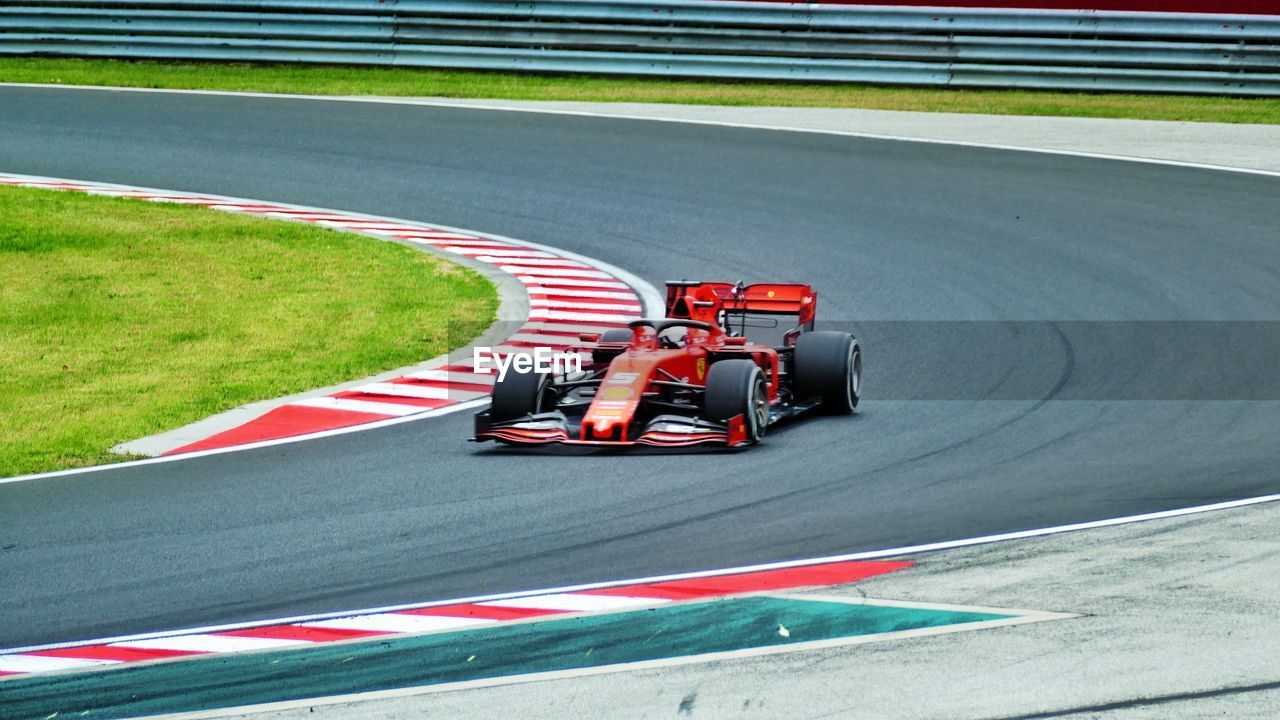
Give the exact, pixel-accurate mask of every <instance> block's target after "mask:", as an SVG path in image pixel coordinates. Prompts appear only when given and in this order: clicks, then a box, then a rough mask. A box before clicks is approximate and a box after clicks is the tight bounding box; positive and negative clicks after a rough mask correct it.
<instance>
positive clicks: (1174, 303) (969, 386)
mask: <svg viewBox="0 0 1280 720" xmlns="http://www.w3.org/2000/svg"><path fill="white" fill-rule="evenodd" d="M0 170H4V171H9V172H18V173H30V174H38V175H50V176H58V177H68V178H80V179H87V180H98V181H106V182H118V183H130V184H136V185H143V186H151V187H160V188H168V189H177V190H189V191H200V192H210V193H221V194H228V195H235V196H240V197H247V198H258V199H265V200H275V201H285V202H293V203H302V204H308V205H315V206H321V207H332V208H341V209H346V210H355V211H361V212H367V213H374V214H379V215H388V216H393V217H401V218H408V219H413V220H422V221H428V222H437V223H444V224H449V225H454V226H459V227H465V228H473V229H476V230H480V231H486V232H492V233H499V234H504V235H510V236H513V237H517V238H521V239H526V240H531V241H535V242H541V243H547V244H551V245H555V246H558V247H561V248H565V249H568V250H572V251H576V252H580V253H584V254H588V255H591V256H593V257H596V258H599V259H601V260H604V261H607V262H610V263H613V264H616V265H618V266H620V267H623V268H625V269H627V270H630V271H632V272H634V273H636V274H637V275H640V276H641V277H644V278H646V279H647V280H649V281H651V282H653V283H654V284H655V285H660V284H661V281H662V280H664V279H667V278H679V277H687V278H696V279H707V280H721V279H724V280H736V279H743V280H747V281H758V280H801V281H808V282H811V283H812V284H814V285H815V286H816V287H817V288H818V291H819V295H820V299H819V319H820V322H821V321H822V320H823V319H826V320H828V321H831V322H832V323H836V324H839V323H846V322H854V323H855V325H854V327H857V324H856V323H857V322H859V321H861V322H868V323H869V322H870V321H905V320H929V321H973V320H984V321H1001V322H998V323H985V324H973V323H969V324H965V323H947V324H945V325H939V327H944V328H961V330H958V331H957V333H958V335H957V338H956V341H955V342H950V341H946V342H929V341H921V342H918V343H913V342H906V343H903V342H896V343H895V341H894V337H895V332H896V331H895V328H896V327H898V326H897V325H896V324H894V323H876V324H874V327H876V328H877V332H880V333H881V336H880V337H878V338H877V337H874V336H873V337H867V338H866V339H865V345H866V347H865V355H866V368H867V376H866V396H865V398H866V402H865V403H864V405H863V407H862V412H861V413H860V414H858V415H856V416H854V417H851V418H814V419H809V420H805V421H803V422H799V423H794V424H792V425H791V426H788V427H785V428H782V429H779V430H777V431H776V432H773V433H771V434H770V436H769V437H768V438H767V439H766V442H765V443H764V444H763V445H762V446H760V447H757V448H753V449H751V450H749V451H746V452H732V453H724V452H721V453H712V454H692V455H691V454H675V455H663V454H654V453H647V454H628V455H618V454H604V455H586V456H572V457H565V456H558V455H554V454H550V455H548V454H517V453H510V452H496V451H493V450H486V449H484V448H483V447H479V446H476V445H472V444H469V443H467V442H465V439H466V437H467V436H468V434H469V430H470V422H471V421H470V415H469V413H460V414H455V415H451V416H448V417H445V418H439V419H433V420H427V421H423V422H418V423H407V424H403V425H398V426H394V427H389V428H385V429H380V430H374V431H369V432H362V433H355V434H350V435H344V436H338V437H332V438H328V439H323V440H318V441H314V442H306V443H298V444H292V445H284V446H279V447H272V448H266V449H261V450H251V451H246V452H239V453H231V454H226V455H219V456H212V457H206V458H200V459H194V460H190V461H183V462H175V463H167V464H160V465H153V466H144V467H135V468H124V469H119V470H108V471H103V472H98V473H93V474H88V475H81V476H69V477H62V478H54V479H45V480H39V481H33V482H20V483H12V484H7V485H0V545H3V546H5V547H6V548H9V549H5V550H3V551H0V586H3V587H4V588H5V592H3V593H2V594H0V617H3V618H4V622H3V623H2V624H0V647H14V646H20V645H27V644H36V643H49V642H57V641H70V640H80V639H86V638H91V637H101V636H106V635H119V634H125V633H133V632H144V631H152V630H160V629H168V628H179V627H190V626H198V625H209V624H215V623H222V622H233V621H246V620H253V619H260V618H273V617H282V616H291V615H299V614H304V613H314V612H328V611H336V610H343V609H353V608H362V607H371V606H378V605H386V604H393V603H406V602H416V601H426V600H433V599H445V598H451V597H461V596H468V595H476V594H483V593H493V592H503V591H517V590H525V589H534V588H543V587H550V586H558V585H565V584H570V583H577V582H590V581H603V580H612V579H622V578H630V577H638V576H645V575H652V574H659V573H669V572H680V571H691V570H701V569H708V568H718V567H728V566H735V565H744V564H750V563H758V562H767V561H774V560H786V559H795V558H805V557H813V556H822V555H829V554H835V553H845V552H853V551H858V550H870V549H878V548H885V547H896V546H902V545H907V544H913V543H922V542H930V541H938V540H946V539H953V538H962V537H972V536H977V535H985V534H990V533H996V532H1003V531H1012V530H1020V529H1027V528H1034V527H1042V526H1048V525H1057V524H1062V523H1069V522H1077V521H1084V520H1091V519H1099V518H1106V517H1113V516H1119V515H1126V514H1132V513H1139V512H1147V511H1154V510H1163V509H1170V508H1177V507H1183V506H1188V505H1195V504H1202V503H1206V502H1213V501H1218V500H1226V499H1234V498H1241V497H1248V496H1252V495H1258V494H1264V493H1273V492H1280V470H1278V469H1277V468H1278V467H1280V466H1278V465H1277V462H1276V460H1277V445H1276V438H1277V437H1280V405H1277V403H1274V402H1256V401H1254V400H1255V399H1258V398H1259V397H1261V396H1259V395H1257V393H1258V392H1259V390H1258V385H1257V384H1256V383H1255V382H1253V381H1252V380H1251V375H1250V373H1249V372H1245V373H1239V372H1235V373H1233V372H1230V370H1231V369H1232V368H1233V367H1234V368H1236V369H1238V368H1240V367H1243V368H1245V369H1246V370H1251V369H1252V370H1257V369H1258V367H1259V366H1258V364H1257V363H1258V358H1248V357H1242V358H1241V359H1240V361H1239V363H1235V362H1232V359H1233V357H1234V356H1233V355H1225V356H1218V357H1216V358H1215V359H1213V360H1212V362H1204V361H1201V360H1198V361H1196V362H1194V363H1188V364H1187V365H1186V366H1185V367H1184V366H1182V365H1180V364H1179V363H1178V362H1172V363H1167V365H1166V366H1162V367H1163V368H1164V369H1163V370H1162V372H1167V375H1166V374H1161V375H1159V376H1158V377H1152V376H1151V375H1150V374H1145V375H1144V376H1143V377H1142V378H1140V379H1135V378H1133V377H1129V378H1125V377H1119V378H1116V377H1114V376H1112V377H1107V375H1108V374H1107V373H1096V372H1095V373H1094V376H1093V377H1092V379H1084V380H1082V379H1081V376H1080V375H1078V374H1077V371H1078V370H1079V372H1082V373H1083V372H1084V370H1083V369H1081V368H1083V366H1084V365H1085V364H1087V363H1084V362H1083V361H1082V358H1085V359H1087V358H1088V357H1092V356H1093V355H1094V354H1101V355H1109V356H1113V357H1120V358H1128V357H1131V356H1133V355H1135V352H1134V348H1133V342H1132V337H1130V335H1129V334H1128V333H1129V331H1128V330H1126V328H1130V327H1139V326H1138V325H1134V324H1132V323H1118V324H1109V325H1105V326H1099V327H1108V328H1114V329H1117V330H1116V331H1114V332H1101V333H1094V334H1093V335H1092V336H1091V338H1092V342H1088V343H1081V342H1079V341H1073V339H1072V337H1071V336H1070V333H1060V332H1058V331H1056V330H1053V328H1056V327H1057V326H1056V325H1052V324H1047V323H1031V324H1030V325H1027V324H1019V323H1011V322H1008V321H1082V320H1105V321H1135V320H1141V321H1220V320H1251V321H1269V320H1280V311H1278V309H1277V298H1278V297H1280V243H1278V242H1276V240H1277V230H1276V228H1278V227H1280V178H1274V177H1265V176H1251V175H1243V174H1233V173H1226V172H1215V171H1207V170H1196V169H1186V168H1177V167H1167V166H1157V165H1146V164H1137V163H1127V162H1119V161H1110V160H1096V159H1086V158H1075V157H1065V156H1057V155H1045V154H1036V153H1022V152H1011V151H997V150H987V149H980V148H964V147H950V146H941V145H929V144H918V143H907V142H893V141H880V140H864V139H857V138H849V137H837V136H829V135H816V134H794V133H785V132H771V131H763V130H745V129H734V128H721V127H707V126H694V125H681V124H673V123H655V122H645V121H626V120H614V119H596V118H586V117H566V116H554V115H540V114H529V113H514V112H491V111H478V110H461V109H444V108H429V107H409V106H390V105H387V106H379V105H369V104H355V103H337V102H332V103H330V102H313V101H305V100H281V99H261V98H235V97H210V96H199V95H165V94H136V93H119V92H105V91H102V92H99V91H72V90H52V89H20V88H3V89H0ZM339 291H340V288H335V292H339ZM1024 326H1029V327H1033V328H1049V329H1050V331H1052V332H1054V333H1057V335H1056V337H1057V340H1056V341H1055V343H1054V344H1051V345H1050V346H1047V348H1048V349H1043V348H1042V349H1039V350H1036V351H1035V352H1029V353H1028V352H1022V353H1018V352H1012V353H1005V352H1003V351H1002V350H1001V347H1002V346H1000V347H996V348H995V349H994V350H993V349H992V347H988V346H983V345H981V344H979V345H975V344H973V343H970V342H966V341H964V339H963V336H964V335H965V333H966V332H967V331H966V330H963V328H969V327H982V328H987V329H990V328H993V327H994V328H997V329H998V328H1002V327H1005V328H1011V330H1009V333H1010V337H1013V336H1020V333H1019V331H1018V328H1021V327H1024ZM904 327H915V328H919V327H927V326H920V325H916V324H908V325H906V326H904ZM1088 327H1093V325H1089V326H1088ZM1141 327H1145V328H1151V327H1156V328H1159V327H1163V326H1162V325H1160V324H1155V325H1151V324H1143V325H1141ZM1168 327H1170V328H1174V330H1171V331H1170V332H1173V333H1175V334H1177V333H1179V332H1183V331H1184V330H1185V329H1186V328H1189V327H1195V325H1185V324H1179V325H1172V324H1171V325H1168ZM1247 327H1252V328H1253V330H1251V331H1250V332H1261V333H1264V334H1265V332H1266V331H1265V328H1266V327H1269V325H1258V326H1247ZM1178 328H1181V329H1180V330H1179V329H1178ZM1259 328H1262V329H1261V330H1260V329H1259ZM984 332H987V331H986V330H984ZM1082 332H1085V333H1086V334H1088V332H1090V331H1088V330H1083V331H1082ZM910 334H911V333H910V332H905V335H910ZM1029 334H1032V335H1034V334H1035V333H1034V332H1032V333H1029ZM1272 334H1273V335H1274V333H1272ZM944 335H945V333H944ZM897 336H898V337H902V336H904V333H899V334H898V335H897ZM1099 338H1101V339H1099ZM1009 342H1010V343H1011V345H1010V346H1009V347H1010V348H1014V349H1015V350H1016V347H1015V346H1018V343H1020V342H1021V340H1019V339H1018V338H1017V337H1013V339H1011V340H1009ZM1242 345H1243V346H1245V348H1246V350H1245V352H1244V355H1245V356H1247V355H1248V352H1247V347H1249V346H1250V345H1251V343H1249V342H1244V343H1242ZM1006 349H1007V348H1006ZM1210 349H1212V348H1210ZM1188 352H1190V350H1188ZM1137 354H1139V355H1145V353H1137ZM1274 357H1275V356H1274V355H1272V356H1271V358H1272V359H1274ZM1214 363H1220V364H1219V365H1215V364H1214ZM1215 367H1216V368H1217V369H1218V370H1221V371H1222V373H1221V374H1219V373H1216V372H1214V369H1215ZM1261 367H1262V370H1265V368H1266V365H1265V363H1264V364H1263V365H1262V366H1261ZM949 369H956V370H957V372H959V373H960V375H958V376H957V377H963V378H964V379H963V380H960V381H953V380H951V379H948V377H949V376H948V374H947V373H948V372H949ZM1270 373H1271V375H1275V374H1276V373H1274V365H1272V366H1271V370H1270ZM1012 375H1017V376H1019V377H1020V378H1022V379H1021V380H1019V381H1018V388H1019V389H1018V390H1017V392H1008V389H1007V386H1006V385H1004V384H1002V382H1001V381H1000V378H1006V377H1010V376H1012ZM1206 377H1207V378H1208V379H1209V381H1210V382H1211V386H1210V387H1207V388H1203V394H1202V395H1198V394H1197V393H1199V392H1201V390H1197V391H1196V392H1195V393H1190V394H1187V393H1182V392H1180V390H1179V389H1180V388H1185V387H1187V386H1188V385H1187V383H1197V382H1201V383H1203V382H1205V378H1206ZM1252 377H1253V378H1254V379H1258V378H1259V377H1260V376H1259V375H1257V374H1256V373H1255V374H1254V375H1252ZM904 378H906V380H904ZM990 378H996V381H995V382H988V380H989V379H990ZM956 382H961V383H964V384H965V386H963V387H953V388H952V389H954V390H955V392H954V393H951V394H950V395H948V393H947V392H945V390H946V388H945V387H942V386H943V385H947V384H951V385H954V384H955V383H956ZM1131 382H1140V383H1145V384H1146V386H1147V388H1148V390H1147V391H1146V392H1145V394H1141V396H1140V397H1138V398H1137V399H1133V398H1132V397H1131V396H1129V395H1126V393H1125V388H1126V387H1130V383H1131ZM1270 382H1273V383H1274V382H1275V380H1274V378H1271V380H1270ZM931 383H932V384H933V386H932V388H930V384H931ZM1096 383H1102V385H1096ZM1108 383H1111V384H1108ZM922 386H923V387H925V390H924V391H921V390H920V388H921V387H922ZM1197 387H1198V386H1197ZM1162 388H1168V391H1169V395H1168V396H1167V397H1168V398H1173V399H1162V398H1161V395H1160V391H1161V389H1162ZM913 393H915V394H913ZM1265 394H1266V397H1268V398H1274V397H1280V394H1277V393H1276V392H1275V390H1274V385H1273V386H1271V389H1269V390H1266V393H1265ZM947 397H949V398H950V399H937V398H947ZM9 546H12V547H11V548H10V547H9Z"/></svg>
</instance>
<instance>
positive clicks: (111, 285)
mask: <svg viewBox="0 0 1280 720" xmlns="http://www.w3.org/2000/svg"><path fill="white" fill-rule="evenodd" d="M0 267H3V268H4V276H5V277H4V282H3V283H0V423H3V426H4V431H3V433H0V476H6V475H15V474H23V473H29V472H40V471H46V470H54V469H61V468H69V467H79V466H84V465H90V464H97V463H102V462H110V461H113V460H118V459H120V456H118V455H113V454H111V453H109V452H108V450H109V449H110V448H111V447H112V446H114V445H116V444H117V443H120V442H123V441H127V440H133V439H136V438H140V437H144V436H146V435H150V434H153V433H156V432H160V431H164V430H168V429H172V428H175V427H179V426H181V425H184V424H186V423H189V422H193V421H195V420H199V419H201V418H204V417H207V416H209V415H211V414H213V413H217V412H220V411H223V410H227V409H230V408H233V407H236V406H239V405H243V404H244V403H247V402H251V401H254V400H263V399H268V398H274V397H279V396H282V395H287V394H290V393H295V392H300V391H303V390H309V389H313V388H317V387H323V386H325V385H331V384H334V383H337V382H342V381H347V380H354V379H358V378H361V377H365V376H368V375H370V374H374V373H377V372H380V371H385V370H390V369H394V368H396V367H401V366H404V365H407V364H412V363H414V362H419V361H422V360H425V359H428V358H430V357H433V356H435V355H438V354H440V353H441V352H443V351H445V350H447V349H449V339H450V336H452V337H454V338H456V337H457V335H458V328H459V327H460V325H459V323H461V324H462V325H461V326H462V327H466V328H467V329H468V330H471V331H473V332H474V333H475V334H478V333H479V332H481V331H483V329H484V328H485V327H487V326H488V325H489V324H490V323H491V322H492V320H493V318H494V316H495V312H496V307H497V298H496V293H495V291H494V288H493V286H492V285H491V284H490V283H489V281H488V280H486V279H484V278H483V277H481V276H480V275H478V274H476V273H474V272H472V271H470V270H467V269H465V268H462V267H460V266H457V265H454V264H451V263H449V262H446V261H444V260H441V259H439V258H436V257H434V256H431V255H428V254H427V253H424V252H421V251H419V250H415V249H413V248H409V247H405V246H403V245H398V244H395V243H390V242H380V241H377V240H374V239H371V238H367V237H362V236H358V235H354V234H351V233H343V232H338V231H335V230H327V229H324V228H318V227H313V226H308V225H303V224H300V223H293V222H286V221H281V220H266V219H260V218H253V217H246V216H239V215H231V214H228V213H223V212H218V211H215V210H209V209H205V208H200V207H192V206H184V205H171V204H160V203H149V202H145V201H141V200H124V199H115V198H105V197H95V196H89V195H82V194H79V193H70V192H54V191H49V190H34V189H24V188H12V187H9V188H0ZM450 328H452V332H451V331H450Z"/></svg>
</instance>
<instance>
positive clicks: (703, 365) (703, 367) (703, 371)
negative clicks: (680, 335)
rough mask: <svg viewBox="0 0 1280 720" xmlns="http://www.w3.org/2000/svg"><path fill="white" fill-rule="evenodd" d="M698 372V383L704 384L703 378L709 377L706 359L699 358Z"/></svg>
mask: <svg viewBox="0 0 1280 720" xmlns="http://www.w3.org/2000/svg"><path fill="white" fill-rule="evenodd" d="M697 370H698V382H702V378H704V377H706V376H707V359H706V358H698V364H697Z"/></svg>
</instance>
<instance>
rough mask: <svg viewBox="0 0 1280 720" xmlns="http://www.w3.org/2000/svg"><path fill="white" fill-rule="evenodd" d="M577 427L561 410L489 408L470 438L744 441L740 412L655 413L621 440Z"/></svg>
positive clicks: (602, 443) (666, 443) (604, 443)
mask: <svg viewBox="0 0 1280 720" xmlns="http://www.w3.org/2000/svg"><path fill="white" fill-rule="evenodd" d="M577 429H578V428H576V427H574V424H573V423H571V422H570V421H569V418H568V417H566V416H565V415H564V413H561V412H548V413H539V414H537V415H526V416H525V417H522V418H517V419H515V420H506V421H494V420H493V419H492V418H491V417H490V415H489V412H488V411H485V412H481V413H478V414H477V415H476V416H475V436H474V437H473V438H471V440H472V442H484V441H486V440H497V441H498V442H502V443H506V444H510V445H551V444H558V445H587V446H596V447H627V446H631V445H653V446H659V447H689V446H693V445H724V446H728V447H737V446H740V445H744V444H746V442H747V434H746V429H745V427H744V426H743V417H742V416H741V415H736V416H734V417H732V418H730V419H729V420H728V421H727V422H722V423H721V422H712V421H709V420H703V419H700V418H690V417H686V416H683V415H659V416H657V417H655V418H653V419H652V420H650V421H649V422H647V423H645V425H644V427H643V428H638V429H636V430H637V431H636V432H629V433H627V439H625V440H584V439H580V438H578V437H576V435H577V434H578V433H577V432H575V431H576V430H577Z"/></svg>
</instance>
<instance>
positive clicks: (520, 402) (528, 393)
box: [489, 368, 551, 422]
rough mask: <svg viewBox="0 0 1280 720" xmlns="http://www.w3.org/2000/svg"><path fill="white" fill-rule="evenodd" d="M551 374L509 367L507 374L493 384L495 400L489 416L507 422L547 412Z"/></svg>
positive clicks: (490, 407) (494, 419)
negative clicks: (546, 403)
mask: <svg viewBox="0 0 1280 720" xmlns="http://www.w3.org/2000/svg"><path fill="white" fill-rule="evenodd" d="M550 385H551V374H550V373H540V372H535V371H532V370H531V371H529V372H527V373H521V372H516V370H515V368H508V369H507V374H506V375H504V376H503V377H502V379H501V380H499V381H497V382H495V383H494V384H493V400H492V402H491V403H490V405H489V417H490V418H491V419H492V420H493V421H494V422H506V421H508V420H515V419H516V418H522V417H524V416H525V415H535V414H537V413H540V412H545V410H546V408H545V406H544V404H545V402H546V396H547V394H548V393H547V388H548V387H549V386H550Z"/></svg>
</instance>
